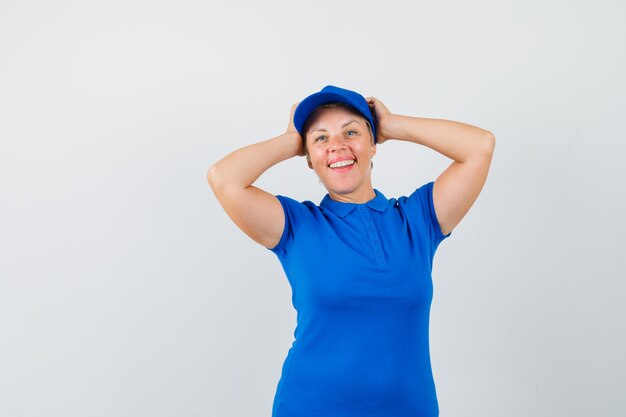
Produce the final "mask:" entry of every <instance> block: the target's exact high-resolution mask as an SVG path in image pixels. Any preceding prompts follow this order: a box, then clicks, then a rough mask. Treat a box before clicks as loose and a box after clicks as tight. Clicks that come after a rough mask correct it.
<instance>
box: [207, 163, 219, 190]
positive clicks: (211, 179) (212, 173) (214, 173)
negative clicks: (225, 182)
mask: <svg viewBox="0 0 626 417" xmlns="http://www.w3.org/2000/svg"><path fill="white" fill-rule="evenodd" d="M206 179H207V181H208V183H209V185H210V186H211V188H212V189H214V190H215V189H216V188H218V186H219V183H220V169H219V164H218V163H215V164H213V165H211V167H210V168H209V170H208V171H207V174H206Z"/></svg>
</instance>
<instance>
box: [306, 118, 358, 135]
mask: <svg viewBox="0 0 626 417" xmlns="http://www.w3.org/2000/svg"><path fill="white" fill-rule="evenodd" d="M355 122H356V123H358V122H359V121H358V120H356V119H354V120H350V121H349V122H346V123H344V124H342V125H341V128H342V129H343V128H344V127H346V126H348V125H349V124H350V123H355ZM313 132H327V130H326V129H315V130H311V133H313Z"/></svg>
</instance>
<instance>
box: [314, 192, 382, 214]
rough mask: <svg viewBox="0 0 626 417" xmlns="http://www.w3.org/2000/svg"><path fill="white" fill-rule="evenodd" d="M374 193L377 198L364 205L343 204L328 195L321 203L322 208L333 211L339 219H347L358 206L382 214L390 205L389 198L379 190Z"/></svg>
mask: <svg viewBox="0 0 626 417" xmlns="http://www.w3.org/2000/svg"><path fill="white" fill-rule="evenodd" d="M374 192H375V193H376V197H374V198H373V199H371V200H370V201H368V202H366V203H363V204H357V203H343V202H340V201H335V200H333V199H332V198H330V195H328V194H326V196H324V199H323V200H322V202H321V203H320V206H321V207H323V208H325V209H327V210H330V211H332V212H333V213H335V214H336V215H337V216H339V217H345V216H346V215H347V214H348V213H350V212H351V211H352V210H354V209H355V208H356V207H358V206H367V207H369V208H371V209H374V210H376V211H380V212H383V211H385V209H386V208H387V206H388V205H389V200H387V197H385V196H384V195H383V193H381V192H380V191H378V190H377V189H374Z"/></svg>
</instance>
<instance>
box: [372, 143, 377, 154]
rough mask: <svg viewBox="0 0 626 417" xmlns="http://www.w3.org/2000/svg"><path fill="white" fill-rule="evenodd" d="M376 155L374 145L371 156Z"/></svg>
mask: <svg viewBox="0 0 626 417" xmlns="http://www.w3.org/2000/svg"><path fill="white" fill-rule="evenodd" d="M374 155H376V145H372V156H374Z"/></svg>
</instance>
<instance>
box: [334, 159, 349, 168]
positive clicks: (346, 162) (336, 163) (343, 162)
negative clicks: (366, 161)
mask: <svg viewBox="0 0 626 417" xmlns="http://www.w3.org/2000/svg"><path fill="white" fill-rule="evenodd" d="M352 164H354V159H348V160H346V161H339V162H335V163H333V164H330V165H329V166H330V167H331V168H341V167H346V166H348V165H352Z"/></svg>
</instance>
